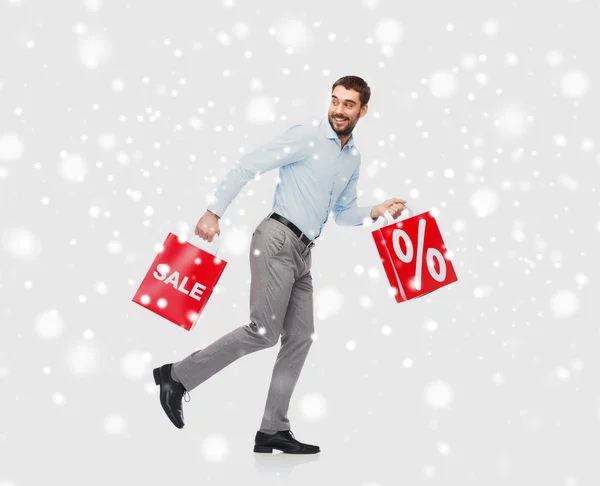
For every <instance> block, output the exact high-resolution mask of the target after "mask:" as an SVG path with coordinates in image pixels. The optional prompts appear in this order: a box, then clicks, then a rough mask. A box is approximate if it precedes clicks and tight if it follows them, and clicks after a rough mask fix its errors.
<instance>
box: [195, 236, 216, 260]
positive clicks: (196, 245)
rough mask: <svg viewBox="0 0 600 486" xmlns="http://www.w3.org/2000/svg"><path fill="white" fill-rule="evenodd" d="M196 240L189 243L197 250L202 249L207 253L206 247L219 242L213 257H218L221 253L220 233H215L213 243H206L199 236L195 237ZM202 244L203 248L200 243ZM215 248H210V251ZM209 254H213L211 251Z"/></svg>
mask: <svg viewBox="0 0 600 486" xmlns="http://www.w3.org/2000/svg"><path fill="white" fill-rule="evenodd" d="M194 236H195V238H193V239H192V240H190V241H189V242H190V243H191V244H192V245H194V246H195V247H196V248H200V249H201V250H205V251H207V248H206V245H207V244H209V245H214V243H215V240H217V246H216V249H215V250H214V253H213V255H215V256H217V253H219V247H220V246H221V237H220V236H219V234H218V233H215V234H214V236H213V240H212V242H211V243H205V242H204V240H203V239H202V238H200V236H199V235H194ZM200 242H202V246H200V245H199V244H198V243H200ZM212 248H213V247H212V246H211V247H209V249H212ZM209 253H212V252H210V251H209Z"/></svg>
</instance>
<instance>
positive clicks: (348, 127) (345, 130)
mask: <svg viewBox="0 0 600 486" xmlns="http://www.w3.org/2000/svg"><path fill="white" fill-rule="evenodd" d="M328 118H329V125H331V128H333V131H334V132H335V133H337V134H338V135H342V136H343V137H345V136H346V135H350V134H351V133H352V130H354V127H355V126H356V122H357V121H358V119H356V120H350V119H349V118H346V121H345V122H344V123H342V124H341V128H339V127H338V126H337V125H336V123H335V117H334V116H333V115H329V117H328ZM353 122H354V123H353Z"/></svg>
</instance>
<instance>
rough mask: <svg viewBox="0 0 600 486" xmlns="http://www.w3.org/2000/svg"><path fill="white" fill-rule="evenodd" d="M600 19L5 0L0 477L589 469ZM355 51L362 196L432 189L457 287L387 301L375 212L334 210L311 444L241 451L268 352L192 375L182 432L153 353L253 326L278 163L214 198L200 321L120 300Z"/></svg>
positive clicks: (318, 295) (385, 479) (255, 480)
mask: <svg viewBox="0 0 600 486" xmlns="http://www.w3.org/2000/svg"><path fill="white" fill-rule="evenodd" d="M598 13H599V2H598V1H593V0H581V1H567V0H550V1H548V2H537V1H518V2H508V1H504V2H499V1H498V2H476V1H470V2H467V1H462V2H458V1H452V2H442V1H439V2H396V1H391V0H355V1H349V2H316V1H311V2H304V3H303V4H300V3H299V2H293V3H291V2H271V1H266V0H262V1H253V2H248V1H246V2H244V1H241V0H223V1H216V2H191V1H188V2H183V1H169V2H166V1H165V2H159V1H148V0H146V1H141V0H130V1H126V2H125V1H123V2H117V1H102V0H85V1H75V0H72V1H62V2H50V1H42V0H37V1H34V0H1V6H0V36H1V37H0V39H1V42H0V49H1V57H0V258H1V260H0V323H1V326H0V394H1V395H0V398H1V400H0V410H1V414H0V486H29V485H38V484H52V485H54V484H56V485H59V484H60V485H65V486H66V485H81V484H84V485H106V484H111V485H129V484H148V485H155V484H156V485H159V484H166V483H168V484H176V483H180V482H182V481H186V482H188V484H202V485H205V484H206V485H225V484H228V485H229V484H243V485H255V484H256V485H259V484H260V485H265V484H294V485H304V484H315V485H325V484H342V485H347V486H390V485H397V484H406V485H417V484H439V485H460V486H464V485H478V486H479V485H486V486H492V485H532V484H540V485H542V484H543V485H545V486H551V485H552V486H554V485H556V486H558V485H561V486H562V485H564V486H587V485H597V484H598V482H599V480H600V473H599V472H598V470H597V462H596V461H597V457H598V452H599V450H600V448H599V445H600V444H599V439H598V437H599V435H598V432H599V431H598V425H599V419H600V393H599V390H598V383H599V380H598V373H597V369H598V358H597V346H598V338H599V333H598V319H597V317H596V315H595V311H596V309H597V306H594V303H595V300H594V299H596V302H597V298H598V291H599V286H598V282H597V280H596V276H597V275H598V273H599V270H600V269H599V268H598V257H597V254H596V252H597V250H598V247H599V246H598V245H599V240H600V217H599V207H600V204H599V203H600V198H599V196H598V191H597V181H598V176H599V173H600V149H599V146H598V145H599V144H600V138H599V135H598V119H597V116H596V114H597V108H598V106H599V105H598V101H599V100H598V90H597V85H596V84H595V83H596V82H597V80H598V67H597V45H598V44H599V41H600V39H599V37H600V36H599V35H598V18H599V17H598ZM347 74H354V75H358V76H361V77H363V78H364V79H365V80H366V81H367V82H368V83H369V84H370V86H371V88H372V98H371V101H370V103H369V105H370V110H369V113H368V114H367V116H366V117H365V118H363V119H362V120H361V121H359V123H358V125H357V127H356V129H355V132H354V133H355V138H356V144H357V146H358V147H359V149H360V150H361V152H362V173H361V178H360V181H359V184H358V186H359V205H361V206H366V205H374V204H377V203H379V202H382V201H383V200H384V199H386V198H390V197H400V198H404V199H406V200H407V201H408V204H409V206H411V207H412V208H413V209H414V210H415V211H416V212H422V211H427V210H429V209H435V210H436V211H438V223H439V225H440V228H441V230H442V233H443V236H444V239H445V242H446V244H447V246H448V248H449V249H450V251H451V252H452V254H453V261H454V264H455V268H456V271H457V274H458V278H459V281H458V282H457V283H455V284H452V285H449V286H447V287H444V288H443V289H441V290H439V291H437V292H434V293H432V294H429V295H428V296H426V297H424V298H421V299H416V300H414V301H410V302H406V303H400V304H397V303H396V302H395V301H394V299H393V297H392V296H391V295H390V293H389V292H388V289H389V288H390V287H389V284H388V282H387V279H386V276H385V273H384V272H383V267H382V265H381V263H380V261H379V256H378V254H377V251H376V248H375V245H374V242H373V240H372V237H371V234H370V233H371V231H373V230H374V229H376V228H378V227H380V226H381V224H382V222H381V221H380V222H379V223H377V224H376V225H373V226H370V227H369V226H362V227H342V226H337V225H336V224H335V223H334V221H333V218H332V217H331V218H330V221H329V222H328V224H327V226H326V228H325V230H324V232H323V234H322V237H321V238H319V240H318V242H317V245H316V247H315V248H314V249H313V278H314V286H315V325H316V342H315V343H314V345H313V347H312V349H311V352H310V354H309V356H308V359H307V362H306V365H305V367H304V370H303V373H302V375H301V377H300V380H299V382H298V385H297V388H296V390H295V393H294V395H293V396H292V403H291V406H290V414H289V416H290V420H291V424H292V431H293V432H294V433H295V434H296V437H297V438H298V439H299V440H302V441H305V442H308V443H312V444H318V445H320V446H321V449H322V453H321V454H320V455H317V456H304V457H303V456H292V455H284V454H275V455H272V456H271V455H268V456H267V455H260V454H254V453H253V452H252V446H253V441H254V434H255V432H256V430H257V429H258V427H259V425H260V420H261V417H262V413H263V408H264V404H265V399H266V393H267V389H268V384H269V379H270V376H271V370H272V366H273V364H274V360H275V356H276V354H277V351H278V346H276V347H274V348H270V349H268V350H265V351H263V352H260V353H255V354H252V355H249V356H247V357H244V358H242V359H241V360H239V361H236V362H235V363H234V364H232V365H231V366H229V367H228V368H225V369H224V370H223V371H222V372H221V373H219V374H218V375H215V376H214V377H213V378H211V379H209V380H208V381H207V382H206V383H204V384H202V385H201V386H200V387H198V388H197V389H196V390H194V391H193V392H192V393H191V402H190V403H184V414H185V419H186V427H185V428H184V429H183V430H178V429H176V428H175V427H173V425H172V424H171V423H170V422H169V420H168V419H167V418H166V416H165V415H164V413H163V411H162V409H161V408H160V405H159V401H158V388H157V387H155V386H154V383H153V381H152V376H151V370H152V368H153V367H155V366H159V365H161V364H163V363H166V362H172V361H175V360H179V359H182V358H183V357H185V356H187V355H188V354H189V353H191V352H193V351H194V350H195V349H198V348H201V347H203V346H206V345H207V344H209V343H211V342H212V341H214V340H215V339H217V338H218V337H219V336H221V335H222V334H224V333H226V332H228V331H230V330H232V329H234V328H235V327H237V326H241V325H244V324H247V323H248V322H249V320H248V295H249V277H250V272H249V263H248V252H249V243H250V235H251V233H252V231H253V229H254V228H255V227H256V225H257V224H258V222H259V221H260V220H261V219H262V218H263V217H264V216H265V215H266V214H268V212H269V211H270V209H271V204H272V198H273V191H274V189H275V185H276V183H277V180H276V178H277V175H278V174H277V171H272V172H268V173H266V174H264V175H263V176H262V177H261V178H260V179H259V180H255V181H252V182H251V183H249V184H248V185H247V186H246V187H245V188H244V189H243V190H242V191H241V192H240V194H239V195H238V197H237V198H236V200H235V201H234V202H233V203H232V204H231V206H230V207H229V209H228V210H227V212H226V214H225V217H224V218H223V220H222V221H221V230H222V237H221V243H220V248H219V255H220V256H221V257H222V258H223V259H225V260H226V261H227V262H228V266H227V268H226V271H225V273H224V274H223V276H222V279H221V281H220V282H219V287H218V289H217V291H216V292H215V293H214V294H213V296H212V297H211V299H210V301H209V302H208V305H207V307H206V309H205V311H204V313H203V314H202V317H201V319H200V320H199V321H198V324H197V325H196V327H195V328H194V329H193V331H191V332H186V331H184V330H183V329H180V328H178V327H177V326H175V325H173V324H171V323H169V322H168V321H166V320H164V319H162V318H160V317H158V316H156V315H154V314H152V313H151V312H149V311H147V310H145V309H143V308H142V307H140V306H138V305H136V304H134V303H132V302H131V298H132V297H133V294H134V293H135V290H136V289H137V286H138V285H139V283H140V281H141V279H142V278H143V276H144V275H145V273H146V271H147V270H148V268H149V266H150V264H151V262H152V260H153V258H154V256H155V254H156V251H157V248H158V246H160V244H161V243H162V242H163V241H164V239H165V238H166V236H167V233H168V232H169V231H171V232H174V233H176V234H179V235H182V236H187V237H190V238H194V237H193V228H194V226H195V223H196V221H197V220H198V218H199V217H200V216H202V214H203V213H204V211H205V209H206V204H207V201H208V198H209V197H210V194H211V193H212V191H213V190H214V188H215V187H216V185H217V183H218V182H219V181H220V180H221V179H222V177H223V176H224V174H225V173H226V172H227V170H229V168H231V167H232V165H233V164H234V163H235V161H236V159H237V158H238V157H239V156H240V154H241V153H243V152H248V151H250V150H254V149H256V148H258V147H260V145H261V144H262V143H263V142H266V141H267V140H269V139H270V138H272V137H274V136H276V135H278V134H280V133H282V132H283V131H284V130H286V129H287V128H288V127H290V126H291V125H292V124H294V123H296V122H298V121H300V120H310V119H318V118H320V117H321V116H323V115H324V114H325V113H326V109H327V105H328V101H329V97H330V93H331V85H332V84H333V82H334V81H335V80H336V79H337V78H339V77H341V76H344V75H347ZM205 245H206V247H207V249H210V248H211V245H208V244H205ZM214 246H216V244H213V245H212V247H214ZM595 464H596V465H595Z"/></svg>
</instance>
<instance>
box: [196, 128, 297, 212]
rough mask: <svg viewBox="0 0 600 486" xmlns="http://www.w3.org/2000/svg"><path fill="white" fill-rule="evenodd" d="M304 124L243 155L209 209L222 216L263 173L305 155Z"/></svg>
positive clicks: (215, 194) (216, 192)
mask: <svg viewBox="0 0 600 486" xmlns="http://www.w3.org/2000/svg"><path fill="white" fill-rule="evenodd" d="M305 129H306V127H305V126H304V125H294V126H293V127H291V128H289V129H288V130H286V131H285V132H284V133H283V134H281V135H279V136H277V137H275V138H273V139H272V140H271V141H269V142H268V143H266V144H265V145H263V146H262V147H260V148H257V149H256V150H253V151H252V152H249V153H248V154H245V155H242V157H240V158H239V159H238V160H237V161H236V163H235V165H234V166H233V167H232V168H231V169H230V170H229V172H228V173H227V174H226V175H225V178H224V179H223V181H221V183H220V184H219V185H218V186H217V188H216V190H215V193H214V200H213V201H212V202H211V203H210V204H209V205H208V208H207V210H208V211H210V212H211V213H214V214H215V215H217V217H218V218H221V217H222V216H223V214H224V213H225V210H226V209H227V207H228V206H229V204H231V202H232V201H233V199H235V197H236V196H237V195H238V194H239V192H240V191H241V190H242V188H243V187H244V186H245V185H246V184H247V183H248V182H250V180H252V179H254V178H255V177H256V176H257V175H259V174H264V173H265V172H267V171H269V170H272V169H276V168H279V167H283V166H284V165H288V164H293V163H294V162H297V161H298V160H301V159H302V158H303V157H304V150H305V142H306V138H305V134H306V131H305Z"/></svg>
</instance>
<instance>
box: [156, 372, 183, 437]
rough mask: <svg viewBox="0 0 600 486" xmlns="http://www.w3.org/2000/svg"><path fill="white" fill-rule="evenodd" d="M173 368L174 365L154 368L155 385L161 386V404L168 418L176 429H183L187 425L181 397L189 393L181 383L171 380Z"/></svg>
mask: <svg viewBox="0 0 600 486" xmlns="http://www.w3.org/2000/svg"><path fill="white" fill-rule="evenodd" d="M171 366H173V363H170V364H166V365H162V366H161V367H160V368H154V371H153V374H154V383H156V384H157V385H160V404H161V405H162V408H163V410H164V411H165V413H166V414H167V417H169V419H170V420H171V422H173V425H175V427H177V428H178V429H182V428H183V426H184V425H185V424H184V422H183V410H182V409H181V397H182V396H183V394H184V393H187V391H186V389H185V387H184V386H183V385H182V384H181V383H179V382H178V381H175V380H174V379H173V378H171ZM188 396H189V393H188ZM186 402H189V400H186Z"/></svg>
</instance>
